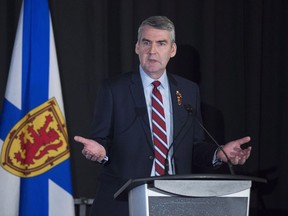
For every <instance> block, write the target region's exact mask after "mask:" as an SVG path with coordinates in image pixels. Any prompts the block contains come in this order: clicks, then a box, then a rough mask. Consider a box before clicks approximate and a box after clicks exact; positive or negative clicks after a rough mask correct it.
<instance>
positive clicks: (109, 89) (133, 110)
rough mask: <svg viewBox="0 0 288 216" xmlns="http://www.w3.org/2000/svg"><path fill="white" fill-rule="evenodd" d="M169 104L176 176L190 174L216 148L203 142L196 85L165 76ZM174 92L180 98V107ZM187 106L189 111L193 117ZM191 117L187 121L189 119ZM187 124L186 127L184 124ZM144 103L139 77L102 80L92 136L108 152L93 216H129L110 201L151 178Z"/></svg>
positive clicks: (208, 160)
mask: <svg viewBox="0 0 288 216" xmlns="http://www.w3.org/2000/svg"><path fill="white" fill-rule="evenodd" d="M168 80H169V85H170V91H171V98H172V103H173V106H172V107H173V135H174V139H175V137H177V138H176V139H175V141H174V143H173V149H174V154H173V156H174V161H175V167H176V174H181V175H182V174H191V173H192V172H193V171H192V164H193V163H195V164H199V165H211V164H212V158H213V154H214V152H215V150H216V147H215V146H213V145H211V144H207V143H205V142H204V134H203V131H202V129H201V128H200V127H199V125H198V124H197V123H196V121H195V116H197V118H198V119H199V120H200V121H201V112H200V98H199V89H198V86H197V85H196V84H195V83H194V82H191V81H189V80H187V79H184V78H181V77H179V76H176V75H172V74H168ZM176 91H179V92H180V93H181V95H182V103H181V105H180V104H178V101H177V97H176ZM185 104H189V105H191V106H192V107H193V114H192V117H191V115H190V114H188V112H187V111H186V109H185V108H184V105H185ZM189 115H190V116H189ZM185 122H186V123H185ZM151 137H152V136H151V131H150V126H149V119H148V113H147V108H146V101H145V96H144V91H143V85H142V82H141V78H140V73H139V72H131V73H126V74H123V75H121V77H119V78H117V79H113V80H106V81H105V82H104V83H103V85H102V87H101V89H100V91H99V94H98V97H97V102H96V108H95V115H94V118H93V124H92V137H91V138H93V139H95V140H97V141H98V142H99V143H101V144H102V145H103V146H104V147H105V148H106V150H107V154H108V156H109V162H108V163H107V164H106V165H104V167H103V169H102V171H101V174H100V177H99V180H100V184H99V187H98V188H99V189H98V192H97V194H96V197H95V201H94V204H93V208H92V212H91V215H107V216H113V215H118V216H119V215H120V216H122V215H123V216H126V215H128V204H127V202H126V201H115V200H113V195H114V193H115V192H116V191H117V190H118V189H119V188H120V187H121V186H122V185H123V184H124V183H125V182H126V181H127V180H129V179H135V178H145V177H149V176H150V174H151V169H152V164H153V159H154V153H153V152H154V151H153V143H152V138H151Z"/></svg>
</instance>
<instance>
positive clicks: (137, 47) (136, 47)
mask: <svg viewBox="0 0 288 216" xmlns="http://www.w3.org/2000/svg"><path fill="white" fill-rule="evenodd" d="M135 53H136V54H139V44H138V42H137V43H136V44H135Z"/></svg>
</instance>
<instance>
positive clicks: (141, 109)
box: [130, 72, 154, 149]
mask: <svg viewBox="0 0 288 216" xmlns="http://www.w3.org/2000/svg"><path fill="white" fill-rule="evenodd" d="M130 92H131V95H132V97H133V100H134V102H135V109H136V110H138V111H136V112H138V113H136V114H137V115H138V116H139V118H140V119H141V120H142V121H141V124H142V128H143V130H144V132H145V135H146V138H147V142H148V143H149V145H150V147H151V148H152V149H153V148H154V147H153V142H152V138H151V131H150V126H149V117H148V113H147V106H146V99H145V95H144V91H143V84H142V81H141V77H140V74H139V73H137V72H135V73H132V76H131V84H130Z"/></svg>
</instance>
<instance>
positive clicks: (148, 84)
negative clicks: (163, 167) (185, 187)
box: [140, 66, 175, 176]
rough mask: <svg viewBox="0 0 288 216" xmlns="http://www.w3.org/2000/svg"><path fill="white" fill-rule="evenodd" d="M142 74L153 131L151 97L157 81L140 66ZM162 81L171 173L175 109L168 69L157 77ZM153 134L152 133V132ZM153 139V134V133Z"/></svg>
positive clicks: (153, 174)
mask: <svg viewBox="0 0 288 216" xmlns="http://www.w3.org/2000/svg"><path fill="white" fill-rule="evenodd" d="M140 76H141V80H142V84H143V88H144V94H145V99H146V106H147V111H148V116H149V123H150V130H151V132H152V118H151V114H152V103H151V97H152V90H153V87H154V86H153V84H152V83H153V82H154V81H155V80H154V79H152V78H151V77H149V76H148V75H147V74H146V73H145V72H144V71H143V69H142V67H141V66H140ZM157 80H158V81H160V82H161V85H160V86H159V87H158V89H159V91H160V93H161V95H162V100H163V106H164V113H165V120H166V130H167V131H166V132H167V142H168V145H169V152H168V163H169V171H168V173H169V174H170V175H172V174H175V166H174V161H173V159H172V158H171V157H172V155H173V148H172V147H170V146H171V144H172V142H173V109H172V100H171V95H170V89H169V82H168V78H167V74H166V71H165V72H164V73H163V75H162V76H161V77H160V78H159V79H157ZM151 135H152V133H151ZM152 139H153V135H152ZM151 176H155V159H154V162H153V167H152V171H151Z"/></svg>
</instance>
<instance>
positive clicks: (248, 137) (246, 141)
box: [235, 136, 251, 145]
mask: <svg viewBox="0 0 288 216" xmlns="http://www.w3.org/2000/svg"><path fill="white" fill-rule="evenodd" d="M250 140H251V137H250V136H246V137H243V138H241V139H238V140H235V141H236V142H237V143H238V144H239V145H243V144H245V143H248V142H250Z"/></svg>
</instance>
